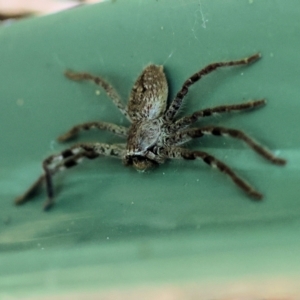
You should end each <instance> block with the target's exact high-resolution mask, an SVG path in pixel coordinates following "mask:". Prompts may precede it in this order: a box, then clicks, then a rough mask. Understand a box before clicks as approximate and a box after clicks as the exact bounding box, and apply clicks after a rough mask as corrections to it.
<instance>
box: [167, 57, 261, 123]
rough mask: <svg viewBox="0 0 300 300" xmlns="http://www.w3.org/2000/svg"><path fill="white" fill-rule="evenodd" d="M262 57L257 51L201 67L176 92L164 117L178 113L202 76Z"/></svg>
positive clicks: (172, 116) (171, 116) (168, 117)
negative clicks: (191, 87) (233, 59)
mask: <svg viewBox="0 0 300 300" xmlns="http://www.w3.org/2000/svg"><path fill="white" fill-rule="evenodd" d="M259 58H260V54H259V53H256V54H254V55H252V56H249V57H246V58H244V59H241V60H236V61H228V62H217V63H212V64H209V65H207V66H206V67H205V68H203V69H201V70H200V71H199V72H197V73H195V74H194V75H192V76H191V77H190V78H188V79H187V80H186V81H185V82H184V84H183V86H182V88H181V89H180V91H179V92H178V93H177V94H176V97H175V99H174V100H173V101H172V103H171V105H170V106H169V108H168V109H167V111H166V113H165V115H164V118H165V120H166V121H171V120H173V119H174V117H175V115H176V114H177V112H178V110H179V109H180V107H181V104H182V101H183V99H184V97H185V96H186V94H187V93H188V91H189V87H190V86H191V85H193V84H194V83H196V82H197V81H198V80H200V79H201V78H202V76H204V75H207V74H209V73H211V72H213V71H215V70H216V69H218V68H220V67H231V66H238V65H248V64H250V63H251V62H254V61H256V60H258V59H259Z"/></svg>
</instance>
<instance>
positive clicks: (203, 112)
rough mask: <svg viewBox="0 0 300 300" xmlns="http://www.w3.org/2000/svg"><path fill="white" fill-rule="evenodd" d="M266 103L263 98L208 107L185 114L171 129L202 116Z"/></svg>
mask: <svg viewBox="0 0 300 300" xmlns="http://www.w3.org/2000/svg"><path fill="white" fill-rule="evenodd" d="M265 104H266V100H265V99H261V100H255V101H249V102H244V103H240V104H232V105H221V106H216V107H213V108H206V109H203V110H199V111H196V112H194V113H193V114H191V115H189V116H185V117H183V118H181V119H179V120H177V121H176V122H175V123H174V124H172V125H171V130H174V131H176V130H178V129H184V128H186V127H187V126H189V125H191V124H193V123H195V122H197V121H198V119H200V118H202V117H210V116H212V115H216V114H219V113H229V112H239V111H243V110H248V109H253V108H258V107H262V106H263V105H265Z"/></svg>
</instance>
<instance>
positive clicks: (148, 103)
mask: <svg viewBox="0 0 300 300" xmlns="http://www.w3.org/2000/svg"><path fill="white" fill-rule="evenodd" d="M259 58H260V54H258V53H257V54H254V55H252V56H249V57H246V58H244V59H241V60H235V61H228V62H217V63H212V64H210V65H208V66H206V67H205V68H203V69H202V70H200V71H199V72H197V73H195V74H194V75H192V76H191V77H190V78H188V79H187V80H186V81H185V82H184V84H183V85H182V88H181V89H180V91H179V92H178V93H177V94H176V96H175V98H174V100H173V101H172V102H171V104H170V106H169V107H167V98H168V84H167V80H166V76H165V74H164V71H163V66H157V65H152V64H151V65H149V66H147V67H146V68H145V69H144V70H143V72H142V73H141V75H140V76H139V77H138V78H137V80H136V82H135V84H134V86H133V88H132V91H131V94H130V97H129V102H128V105H127V106H125V105H124V104H123V103H122V101H121V98H120V96H119V95H118V93H117V92H116V91H115V89H114V88H113V87H112V86H111V85H110V84H109V83H107V82H106V81H105V80H104V79H102V78H101V77H98V76H94V75H91V74H88V73H74V72H72V71H66V73H65V75H66V77H67V78H69V79H72V80H75V81H81V80H91V81H93V82H94V83H96V84H97V85H99V86H100V87H102V88H103V89H104V90H105V92H106V94H107V95H108V96H109V97H110V98H111V99H112V101H113V103H114V104H115V105H116V106H117V107H118V109H119V110H120V111H121V112H122V113H123V114H124V116H125V117H126V118H127V119H128V120H129V121H130V122H131V125H130V127H129V128H127V127H123V126H119V125H115V124H112V123H106V122H87V123H83V124H79V125H76V126H74V127H73V128H71V129H70V130H69V131H67V132H66V133H65V134H63V135H61V136H60V137H58V141H60V142H64V141H67V140H69V139H71V138H73V137H75V136H76V135H77V134H78V133H79V132H80V131H81V130H90V129H92V128H97V129H101V130H103V129H104V130H108V131H110V132H112V133H114V134H116V135H119V136H122V137H124V138H125V139H126V140H127V143H124V144H113V145H110V144H104V143H79V144H76V145H74V146H72V147H70V148H68V149H66V150H64V151H62V152H61V153H59V154H54V155H51V156H49V157H48V158H46V159H45V160H44V161H43V169H44V173H43V174H42V175H41V176H40V177H39V178H38V179H37V180H36V181H35V182H34V184H33V185H32V186H31V187H30V188H29V189H28V190H27V191H26V192H25V193H24V194H23V195H22V196H20V197H18V198H17V199H16V200H15V203H16V204H23V203H25V202H27V201H28V200H29V199H30V197H31V196H32V195H33V194H34V192H35V191H36V190H37V189H38V187H39V186H40V185H41V184H42V183H43V182H44V181H45V183H46V190H47V195H48V199H47V201H46V202H45V204H44V209H45V210H47V209H49V208H50V207H52V206H53V204H54V189H53V183H52V177H53V175H54V174H56V173H57V172H59V171H62V170H64V169H66V168H70V167H73V166H76V165H77V164H78V162H79V161H80V160H81V159H82V158H87V159H94V158H97V157H99V156H111V157H115V158H119V159H121V160H122V161H123V163H124V164H125V165H126V166H133V167H134V168H136V169H137V170H140V171H144V170H146V169H149V168H151V167H153V166H155V165H158V164H162V163H164V162H165V161H166V160H167V159H187V160H194V159H198V158H199V159H201V160H203V161H204V162H205V163H207V164H208V165H210V166H212V167H215V168H217V169H218V170H219V171H221V172H223V173H225V174H227V175H228V176H229V177H230V178H231V179H232V181H233V182H234V183H235V184H236V185H237V186H238V187H239V188H241V189H242V190H243V191H244V192H246V193H247V194H248V195H249V196H251V197H252V198H254V199H257V200H260V199H262V194H261V193H259V192H258V191H257V190H255V189H254V188H253V187H252V186H251V185H250V184H248V183H247V182H246V181H245V180H243V179H242V178H241V177H239V176H238V175H237V174H236V173H235V172H234V171H233V170H232V169H231V168H230V167H229V166H227V165H226V164H224V163H223V162H221V161H220V160H218V159H217V158H215V157H214V156H212V155H210V154H209V153H206V152H203V151H199V150H189V149H187V148H183V147H181V145H183V144H184V143H186V142H188V141H190V140H192V139H194V138H200V137H202V136H204V135H209V134H212V135H215V136H229V137H232V138H236V139H239V140H242V141H244V142H245V143H246V144H247V145H248V146H249V147H250V148H252V149H253V150H254V151H255V152H257V153H258V154H260V155H261V156H263V157H264V158H265V159H267V160H269V161H270V162H272V163H274V164H276V165H284V164H285V163H286V161H285V160H284V159H282V158H278V157H275V156H274V155H273V154H272V153H271V152H270V151H269V150H267V149H266V148H264V147H262V146H261V145H260V144H258V143H257V142H256V141H254V140H253V139H252V138H250V137H249V136H248V135H246V134H245V133H244V132H242V131H240V130H237V129H231V128H225V127H219V126H213V125H212V126H205V127H192V128H190V126H191V125H193V124H194V123H196V122H197V121H198V120H201V119H202V118H203V117H209V116H212V115H214V114H220V113H228V112H236V111H243V110H246V109H252V108H257V107H261V106H263V105H264V104H265V103H266V101H265V100H264V99H262V100H255V101H249V102H244V103H240V104H233V105H221V106H216V107H213V108H207V109H203V110H199V111H196V112H194V113H193V114H191V115H188V116H184V117H182V118H176V115H177V112H178V110H179V109H180V107H181V105H182V101H183V99H184V97H185V96H186V95H187V93H188V90H189V88H190V86H191V85H193V84H194V83H196V82H197V81H198V80H199V79H201V78H202V76H204V75H207V74H209V73H211V72H212V71H214V70H216V69H218V68H221V67H230V66H239V65H248V64H250V63H252V62H254V61H256V60H258V59H259Z"/></svg>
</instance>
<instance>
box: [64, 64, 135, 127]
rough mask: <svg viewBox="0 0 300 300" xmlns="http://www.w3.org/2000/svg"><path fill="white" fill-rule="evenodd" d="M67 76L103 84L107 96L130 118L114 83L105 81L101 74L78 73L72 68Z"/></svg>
mask: <svg viewBox="0 0 300 300" xmlns="http://www.w3.org/2000/svg"><path fill="white" fill-rule="evenodd" d="M65 76H66V77H67V78H69V79H72V80H75V81H81V80H91V81H93V82H94V83H95V84H97V85H99V86H101V87H102V88H103V89H104V91H105V92H106V94H107V96H108V97H109V98H111V100H112V102H113V103H114V104H115V105H116V106H117V108H118V109H119V110H120V111H121V113H122V114H123V115H124V116H125V117H126V118H127V119H128V120H129V121H131V119H130V116H129V114H128V112H127V109H126V107H125V105H124V104H123V102H122V100H121V97H120V96H119V94H118V93H117V91H116V90H115V89H114V88H113V86H112V85H110V84H109V83H108V82H107V81H105V80H104V79H103V78H101V77H100V76H95V75H92V74H89V73H86V72H82V73H77V72H73V71H70V70H67V71H66V72H65Z"/></svg>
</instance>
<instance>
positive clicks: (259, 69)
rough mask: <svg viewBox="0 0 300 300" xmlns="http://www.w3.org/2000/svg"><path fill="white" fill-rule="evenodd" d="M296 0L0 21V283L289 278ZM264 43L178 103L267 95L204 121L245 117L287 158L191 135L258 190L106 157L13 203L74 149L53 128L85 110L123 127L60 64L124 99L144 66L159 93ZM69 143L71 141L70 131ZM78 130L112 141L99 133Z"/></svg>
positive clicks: (293, 267) (295, 185)
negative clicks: (153, 70) (54, 157)
mask: <svg viewBox="0 0 300 300" xmlns="http://www.w3.org/2000/svg"><path fill="white" fill-rule="evenodd" d="M299 14H300V5H299V3H298V1H296V0H295V1H292V0H289V1H271V0H265V1H255V0H254V1H237V0H236V1H234V0H232V1H223V0H218V1H208V0H207V1H205V0H201V1H200V0H199V1H188V0H187V1H183V0H182V1H173V0H166V1H152V0H151V1H150V0H149V1H135V0H133V1H120V0H118V1H113V2H104V3H102V4H97V5H93V6H87V7H82V8H80V9H74V10H70V11H67V12H63V13H60V14H56V15H50V16H47V17H43V18H35V19H29V20H25V21H20V22H18V23H15V24H13V25H12V26H10V27H2V28H1V29H0V70H1V71H0V90H1V101H0V111H1V118H0V132H1V133H0V136H1V144H0V154H1V155H0V199H1V202H0V221H1V223H0V295H1V293H3V295H20V294H23V295H31V294H36V293H37V294H48V293H53V294H55V293H59V292H62V291H64V292H68V291H74V290H77V291H79V290H87V289H93V290H97V289H107V288H108V287H111V286H114V287H119V286H121V285H125V286H128V285H131V286H135V285H139V284H144V285H145V284H156V283H163V282H179V284H180V282H190V281H196V282H198V281H199V282H204V281H209V280H210V281H215V282H218V281H222V280H223V281H224V280H227V279H228V278H231V279H233V280H234V279H235V278H239V279H240V278H244V277H245V276H250V277H255V278H257V277H264V278H273V277H277V276H281V277H284V278H290V277H293V278H295V277H296V278H299V273H300V272H299V270H300V260H299V251H300V237H299V236H300V235H299V230H300V221H299V216H300V201H299V189H300V188H299V183H300V172H299V163H300V158H299V148H300V137H299V136H300V135H299V111H300V101H299V63H300V55H299V46H300V40H299V30H300V23H299ZM256 52H261V53H262V59H261V60H260V61H259V62H257V63H255V64H253V65H251V66H249V67H238V68H232V69H222V70H218V71H217V72H214V73H213V74H211V75H209V76H208V77H207V78H203V79H202V80H201V81H200V82H199V83H197V84H196V85H195V86H194V87H193V88H191V90H190V93H189V95H188V97H187V98H186V102H185V105H184V106H185V107H184V113H190V112H192V111H195V110H199V109H200V108H204V107H212V106H216V105H220V104H230V103H239V102H242V101H246V100H248V99H261V98H266V99H267V100H268V104H267V106H266V107H264V108H262V109H259V110H256V111H253V112H246V113H242V114H233V115H227V116H222V117H221V116H220V117H214V118H210V119H207V120H205V121H204V122H203V123H202V124H218V125H223V126H227V127H234V128H239V129H242V130H244V131H245V132H247V133H248V134H250V135H251V136H253V137H255V139H257V140H258V141H260V142H261V143H262V144H264V145H266V146H267V147H268V148H270V149H271V150H272V151H274V152H275V153H276V154H278V155H279V156H281V157H284V158H286V159H287V160H288V164H287V165H286V166H285V167H278V166H274V165H272V164H270V163H268V162H267V161H265V160H264V159H262V158H261V157H259V156H258V155H256V154H255V153H253V151H251V150H250V149H248V148H247V147H246V146H245V145H243V144H242V143H241V142H239V141H232V140H230V139H224V138H218V137H206V138H203V139H202V140H199V141H197V142H195V143H193V144H190V145H189V147H194V148H198V149H202V150H204V151H207V152H210V153H212V154H214V155H216V156H217V157H218V158H219V159H222V160H223V161H224V162H226V163H228V164H229V165H230V166H232V168H233V169H234V170H236V171H237V172H238V173H239V174H240V175H241V176H243V177H244V178H245V179H247V180H248V181H249V182H251V184H253V185H254V186H255V187H256V188H257V189H258V190H259V191H261V192H263V193H264V194H265V198H264V201H263V202H261V203H257V202H253V201H251V200H250V199H249V198H248V197H247V196H246V195H245V194H243V193H242V192H241V191H240V190H239V189H238V188H236V187H235V186H234V184H233V183H232V182H231V181H230V180H229V179H228V178H226V176H224V175H223V174H220V173H219V172H217V171H214V170H211V169H210V168H209V167H207V166H206V165H204V164H203V163H202V162H201V161H191V162H190V161H176V162H169V163H168V164H165V165H163V166H161V167H159V168H158V169H155V170H153V171H150V172H147V173H143V174H141V173H138V172H136V171H135V170H134V169H130V168H125V167H123V166H122V164H121V162H120V161H118V160H114V159H107V158H103V159H102V158H101V159H98V160H95V161H89V162H85V163H84V164H82V165H81V166H79V167H77V168H75V169H72V170H69V171H66V172H64V173H63V174H60V175H58V176H57V177H56V179H55V191H56V194H57V196H56V200H57V205H56V206H55V207H54V208H53V210H52V211H51V212H49V213H44V212H43V211H42V203H43V201H44V200H45V197H46V195H45V193H44V192H43V193H41V194H39V195H38V196H37V197H36V198H35V200H34V201H32V202H29V203H27V204H26V205H24V206H21V207H15V206H14V205H13V199H14V198H15V197H16V196H19V195H20V194H21V193H23V192H24V191H25V190H26V189H27V188H28V186H29V185H30V184H31V183H32V182H33V181H34V180H35V179H36V178H37V176H38V175H39V174H40V173H41V161H42V159H43V158H44V157H46V156H47V155H50V154H51V153H55V152H59V151H60V150H61V149H64V148H66V147H68V145H70V144H71V143H68V144H66V145H59V144H58V143H57V142H56V141H55V138H56V137H57V136H58V135H60V134H62V133H63V132H65V131H66V130H67V129H69V128H70V127H71V126H73V125H75V124H77V123H81V122H85V121H92V120H103V121H109V122H114V123H117V124H123V125H128V123H127V121H126V120H125V118H124V117H123V116H122V115H121V113H120V112H119V111H118V110H117V109H116V108H115V107H114V105H113V104H112V102H111V101H110V100H109V99H108V98H107V96H106V95H105V93H104V92H103V91H102V90H101V89H99V88H98V87H97V86H95V85H92V84H91V83H80V84H79V83H76V82H71V81H69V80H67V79H66V78H65V77H64V76H63V72H64V71H65V70H66V69H72V70H76V71H88V72H91V73H95V74H100V75H102V76H103V77H104V78H106V79H107V80H108V81H109V82H110V83H112V84H113V85H114V87H115V88H116V89H117V90H118V92H119V93H120V95H121V96H122V98H123V99H124V101H127V98H128V95H129V92H130V89H131V88H132V85H133V83H134V81H135V79H136V78H137V76H138V75H139V74H140V72H141V71H142V69H143V67H145V66H146V65H147V64H149V63H150V62H151V63H155V64H163V65H164V68H165V71H166V74H167V77H168V82H169V87H170V97H169V101H170V100H171V99H172V97H173V96H174V95H175V93H176V92H177V91H178V90H179V88H180V87H181V84H182V83H183V81H184V80H185V79H187V78H188V77H189V76H190V75H191V74H193V73H194V72H196V71H197V70H199V69H200V68H202V67H204V66H205V65H206V64H208V63H211V62H215V61H224V60H231V59H240V58H243V57H245V56H248V55H251V54H254V53H256ZM78 140H79V139H78ZM80 140H83V141H88V140H89V141H101V142H109V143H115V142H117V143H118V142H121V141H122V139H120V138H118V137H113V136H112V135H111V134H109V133H106V132H96V131H94V132H91V133H83V134H82V135H81V136H80Z"/></svg>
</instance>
